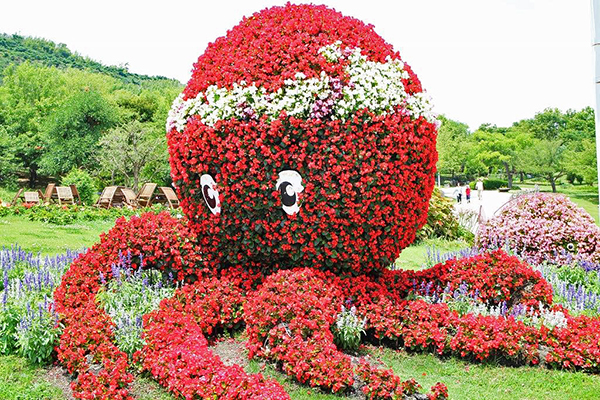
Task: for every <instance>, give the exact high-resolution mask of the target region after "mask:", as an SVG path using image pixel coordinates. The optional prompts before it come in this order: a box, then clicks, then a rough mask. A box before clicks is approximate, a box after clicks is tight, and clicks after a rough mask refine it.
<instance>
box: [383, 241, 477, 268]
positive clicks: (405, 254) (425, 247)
mask: <svg viewBox="0 0 600 400" xmlns="http://www.w3.org/2000/svg"><path fill="white" fill-rule="evenodd" d="M467 247H469V244H468V243H466V242H464V241H462V240H444V239H428V240H424V241H422V242H419V243H416V244H413V245H412V246H410V247H407V248H406V249H404V250H402V253H400V257H398V259H397V260H396V262H395V265H396V266H397V267H399V268H402V269H421V268H422V266H423V265H424V264H425V263H426V261H427V252H428V251H439V252H440V253H442V254H444V253H449V252H452V251H457V250H461V249H464V248H467Z"/></svg>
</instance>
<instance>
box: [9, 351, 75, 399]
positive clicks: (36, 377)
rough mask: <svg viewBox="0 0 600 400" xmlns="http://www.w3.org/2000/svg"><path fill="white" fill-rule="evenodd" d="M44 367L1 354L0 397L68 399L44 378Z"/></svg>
mask: <svg viewBox="0 0 600 400" xmlns="http://www.w3.org/2000/svg"><path fill="white" fill-rule="evenodd" d="M44 372H45V370H44V369H43V368H37V367H34V366H32V365H30V364H28V363H27V361H25V359H23V358H20V357H16V356H0V399H6V400H9V399H19V400H50V399H52V400H59V399H66V397H65V396H64V395H63V392H62V390H61V389H60V388H59V387H57V386H55V385H53V384H51V383H49V382H47V381H46V380H45V379H44Z"/></svg>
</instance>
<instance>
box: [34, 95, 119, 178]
mask: <svg viewBox="0 0 600 400" xmlns="http://www.w3.org/2000/svg"><path fill="white" fill-rule="evenodd" d="M116 122H117V116H116V112H115V109H114V107H113V106H112V105H111V104H109V103H108V101H107V100H106V99H105V98H104V97H102V95H101V94H100V93H98V92H96V91H93V90H82V91H80V92H78V93H75V94H74V95H73V96H71V97H70V98H69V99H68V100H67V101H65V103H63V104H62V105H61V107H60V108H59V109H58V110H57V111H56V112H55V113H54V114H53V115H52V117H51V118H50V119H49V120H48V125H47V126H48V129H47V131H46V135H45V136H46V143H47V145H48V151H47V152H46V153H45V154H44V157H43V159H42V164H43V166H44V171H45V172H47V173H49V174H63V173H65V172H67V171H70V170H72V169H73V168H84V169H91V168H93V167H94V166H95V165H94V162H95V158H96V157H95V155H96V154H97V153H98V150H99V144H98V141H99V140H100V137H101V135H102V133H103V132H104V131H106V130H108V129H109V128H110V127H112V126H113V125H114V124H115V123H116Z"/></svg>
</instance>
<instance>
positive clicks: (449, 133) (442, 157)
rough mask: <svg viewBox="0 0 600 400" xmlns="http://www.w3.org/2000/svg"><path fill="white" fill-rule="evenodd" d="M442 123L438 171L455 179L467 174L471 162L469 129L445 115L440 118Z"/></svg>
mask: <svg viewBox="0 0 600 400" xmlns="http://www.w3.org/2000/svg"><path fill="white" fill-rule="evenodd" d="M440 121H441V123H442V124H441V125H440V128H439V130H438V137H437V151H438V162H437V170H438V171H439V172H440V173H443V174H450V175H451V176H452V179H454V178H455V176H456V175H457V174H462V173H464V172H465V168H466V164H467V160H469V157H468V154H469V152H470V146H469V145H470V140H469V136H470V133H469V127H468V126H467V125H466V124H464V123H462V122H458V121H454V120H451V119H449V118H446V117H445V116H443V115H442V116H440Z"/></svg>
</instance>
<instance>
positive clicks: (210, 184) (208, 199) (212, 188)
mask: <svg viewBox="0 0 600 400" xmlns="http://www.w3.org/2000/svg"><path fill="white" fill-rule="evenodd" d="M200 185H201V186H202V196H203V197H204V202H205V203H206V205H207V206H208V209H209V210H210V212H211V213H213V214H215V215H217V214H219V213H220V212H221V201H220V200H219V191H218V190H217V183H216V182H215V180H214V179H213V177H212V176H210V175H208V174H204V175H202V176H201V177H200Z"/></svg>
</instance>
